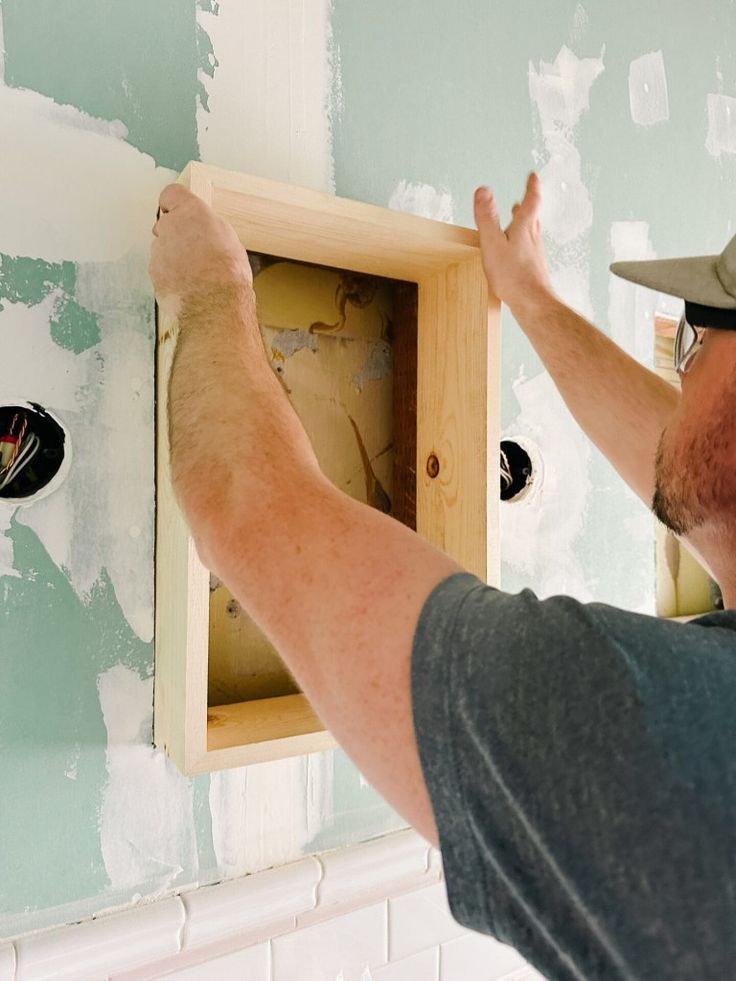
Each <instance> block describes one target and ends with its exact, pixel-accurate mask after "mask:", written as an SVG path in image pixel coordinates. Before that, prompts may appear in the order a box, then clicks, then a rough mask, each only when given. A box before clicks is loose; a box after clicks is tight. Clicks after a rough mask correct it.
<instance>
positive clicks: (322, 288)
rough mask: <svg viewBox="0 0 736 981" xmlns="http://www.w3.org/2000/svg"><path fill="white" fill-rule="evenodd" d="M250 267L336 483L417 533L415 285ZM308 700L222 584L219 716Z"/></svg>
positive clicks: (297, 397) (214, 585) (216, 615)
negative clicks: (266, 703) (226, 710)
mask: <svg viewBox="0 0 736 981" xmlns="http://www.w3.org/2000/svg"><path fill="white" fill-rule="evenodd" d="M249 258H250V262H251V267H252V269H253V273H254V280H253V284H254V289H255V293H256V300H257V304H258V321H259V323H260V325H261V333H262V336H263V339H264V344H265V347H266V352H267V354H268V357H269V359H270V361H271V365H272V367H273V369H274V371H275V372H276V374H277V376H278V378H279V380H280V382H281V384H282V386H283V388H284V390H285V392H286V393H287V395H288V396H289V398H290V400H291V402H292V404H293V406H294V408H295V409H296V412H297V414H298V416H299V418H300V420H301V422H302V424H303V425H304V428H305V430H306V431H307V435H308V436H309V438H310V440H311V442H312V445H313V446H314V449H315V452H316V454H317V458H318V460H319V462H320V466H321V468H322V470H323V471H324V473H325V475H326V476H327V477H328V478H329V479H330V480H331V481H332V483H334V484H335V485H336V486H337V487H339V488H340V489H341V490H343V491H344V492H345V493H347V494H349V495H350V496H351V497H354V498H356V499H357V500H359V501H362V502H363V503H366V504H369V505H371V506H372V507H375V508H378V509H379V510H381V511H383V512H385V513H387V514H390V515H392V516H393V517H395V518H396V519H397V520H399V521H401V522H402V523H403V524H406V525H408V526H409V527H410V528H412V529H413V530H416V454H417V440H416V433H417V420H416V414H417V408H416V397H417V298H418V289H417V285H416V283H408V282H403V281H398V280H392V279H386V278H382V277H378V276H369V275H363V274H358V273H354V272H351V271H349V270H344V269H333V268H328V267H325V266H318V265H312V264H309V263H304V262H295V261H293V260H286V259H280V258H276V257H274V256H269V255H263V254H260V253H255V252H250V253H249ZM356 561H359V557H356ZM285 588H287V587H285ZM299 690H300V689H299V687H298V686H297V684H296V682H295V680H294V679H293V677H292V675H291V674H290V672H289V671H288V669H287V668H286V666H285V665H284V663H283V662H282V660H281V658H280V657H279V655H278V653H277V652H276V650H275V649H274V647H273V645H272V644H271V643H270V642H269V641H268V640H267V639H266V637H264V635H263V634H262V633H261V631H260V630H259V628H258V627H257V626H256V624H255V623H254V622H253V620H252V619H251V618H250V616H249V615H248V613H247V611H246V610H244V609H242V608H241V606H240V605H239V603H238V602H237V600H236V599H235V598H234V597H233V596H232V595H231V593H230V592H229V590H228V589H227V587H226V586H224V585H223V584H222V583H220V582H219V580H217V579H216V578H215V577H211V580H210V618H209V664H208V704H209V705H210V706H211V707H215V706H223V705H229V704H232V703H237V702H245V701H254V700H257V699H263V698H273V697H278V696H284V695H292V694H297V693H298V692H299Z"/></svg>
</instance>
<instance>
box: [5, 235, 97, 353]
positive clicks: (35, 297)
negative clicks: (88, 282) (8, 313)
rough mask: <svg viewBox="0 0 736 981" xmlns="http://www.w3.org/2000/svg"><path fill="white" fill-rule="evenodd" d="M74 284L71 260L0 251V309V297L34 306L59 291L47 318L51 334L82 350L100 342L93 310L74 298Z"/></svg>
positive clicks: (61, 342)
mask: <svg viewBox="0 0 736 981" xmlns="http://www.w3.org/2000/svg"><path fill="white" fill-rule="evenodd" d="M76 285H77V270H76V266H75V265H74V263H73V262H44V260H43V259H31V258H29V257H27V256H9V255H2V254H0V311H1V310H3V305H2V300H7V301H8V302H9V303H23V304H25V306H28V307H34V306H37V305H38V304H39V303H42V302H43V301H44V300H45V299H46V298H47V297H48V296H50V295H51V294H52V293H54V292H56V293H58V296H57V297H56V299H55V300H54V305H53V309H52V312H51V319H50V321H49V327H50V330H51V337H52V339H53V340H54V342H55V343H56V344H58V345H59V347H63V348H65V350H67V351H73V352H74V353H75V354H81V353H82V352H83V351H87V350H88V349H89V348H91V347H94V345H95V344H98V343H99V341H100V324H99V319H98V317H97V314H96V313H93V312H92V311H91V310H87V309H86V308H85V307H83V306H81V304H79V303H77V301H76V300H75V299H74V295H73V294H74V291H75V289H76Z"/></svg>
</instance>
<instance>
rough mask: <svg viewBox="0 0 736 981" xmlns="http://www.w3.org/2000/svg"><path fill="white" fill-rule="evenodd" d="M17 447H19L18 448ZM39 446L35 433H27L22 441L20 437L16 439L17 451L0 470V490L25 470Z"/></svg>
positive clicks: (39, 441) (39, 442)
mask: <svg viewBox="0 0 736 981" xmlns="http://www.w3.org/2000/svg"><path fill="white" fill-rule="evenodd" d="M24 432H25V429H24ZM18 447H20V448H19V449H18ZM40 447H41V440H40V439H39V438H38V436H36V434H35V433H29V435H28V437H27V438H26V439H24V440H22V442H21V439H20V438H19V439H18V443H16V449H17V452H16V453H15V454H14V458H13V457H11V460H10V462H9V463H8V465H7V466H6V467H5V468H4V469H3V470H2V471H0V475H1V476H0V491H1V490H3V489H4V488H5V487H7V486H8V485H9V484H12V482H13V481H14V480H15V478H16V477H17V476H18V475H19V474H20V473H21V472H22V471H23V470H25V468H26V467H27V466H28V464H29V463H30V462H31V460H33V458H34V457H35V455H36V454H37V453H38V451H39V449H40Z"/></svg>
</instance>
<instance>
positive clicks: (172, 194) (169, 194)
mask: <svg viewBox="0 0 736 981" xmlns="http://www.w3.org/2000/svg"><path fill="white" fill-rule="evenodd" d="M192 198H194V199H195V200H199V198H197V195H196V194H192V192H191V191H188V190H187V189H186V187H183V186H182V185H181V184H169V185H168V186H167V187H165V188H164V189H163V191H161V195H160V197H159V199H158V204H159V209H160V211H161V212H163V213H166V212H167V211H171V210H173V209H174V208H176V207H178V206H179V205H181V204H184V203H185V202H186V201H191V200H192Z"/></svg>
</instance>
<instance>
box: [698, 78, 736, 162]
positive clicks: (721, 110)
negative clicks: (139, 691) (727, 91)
mask: <svg viewBox="0 0 736 981" xmlns="http://www.w3.org/2000/svg"><path fill="white" fill-rule="evenodd" d="M705 149H706V150H707V151H708V153H709V154H710V155H711V156H712V157H716V158H717V157H720V156H722V155H723V154H724V153H726V154H731V153H736V99H735V98H733V97H732V96H730V95H720V94H717V93H710V94H709V95H708V136H707V138H706V140H705Z"/></svg>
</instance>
